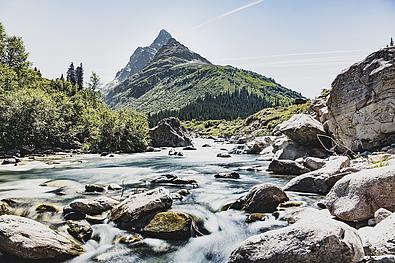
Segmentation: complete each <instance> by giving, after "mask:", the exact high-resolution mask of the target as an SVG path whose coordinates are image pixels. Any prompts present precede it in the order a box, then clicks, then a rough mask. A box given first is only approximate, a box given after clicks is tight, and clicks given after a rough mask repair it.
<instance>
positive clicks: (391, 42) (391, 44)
mask: <svg viewBox="0 0 395 263" xmlns="http://www.w3.org/2000/svg"><path fill="white" fill-rule="evenodd" d="M393 46H394V39H393V38H392V37H391V41H390V47H393Z"/></svg>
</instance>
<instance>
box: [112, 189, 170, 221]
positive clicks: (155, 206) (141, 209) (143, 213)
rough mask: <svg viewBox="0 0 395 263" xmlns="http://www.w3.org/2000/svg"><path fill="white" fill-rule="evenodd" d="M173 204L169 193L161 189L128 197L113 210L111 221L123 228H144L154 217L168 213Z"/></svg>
mask: <svg viewBox="0 0 395 263" xmlns="http://www.w3.org/2000/svg"><path fill="white" fill-rule="evenodd" d="M172 204H173V199H172V198H171V196H170V193H169V191H167V190H165V189H164V188H162V187H160V188H156V189H153V190H150V191H147V192H145V193H141V194H135V195H132V196H130V197H128V198H127V199H125V200H124V201H122V202H121V203H120V204H119V205H117V206H115V207H114V208H113V209H112V210H111V213H110V215H109V219H110V220H112V221H114V222H115V223H117V224H118V225H119V226H120V227H123V228H128V227H133V228H143V227H144V226H145V225H146V224H147V223H148V222H149V221H150V220H151V219H152V216H153V215H155V214H156V213H158V212H163V211H166V210H167V209H169V208H170V207H171V206H172Z"/></svg>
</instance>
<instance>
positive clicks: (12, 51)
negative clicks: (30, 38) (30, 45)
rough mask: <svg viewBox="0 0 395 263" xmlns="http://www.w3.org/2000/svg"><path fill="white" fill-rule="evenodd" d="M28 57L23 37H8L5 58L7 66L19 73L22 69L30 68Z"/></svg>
mask: <svg viewBox="0 0 395 263" xmlns="http://www.w3.org/2000/svg"><path fill="white" fill-rule="evenodd" d="M28 55H29V54H28V53H27V52H26V51H25V45H24V44H23V40H22V38H21V37H16V36H10V37H7V39H6V48H5V58H4V60H5V61H4V63H5V64H7V65H8V66H9V67H10V68H12V69H13V70H15V71H16V72H17V73H19V72H20V70H21V69H23V68H25V67H28V66H29V64H30V63H29V62H28V61H27V57H28Z"/></svg>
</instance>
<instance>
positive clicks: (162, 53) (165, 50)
mask: <svg viewBox="0 0 395 263" xmlns="http://www.w3.org/2000/svg"><path fill="white" fill-rule="evenodd" d="M162 57H177V58H180V59H182V60H185V61H193V60H199V61H201V62H203V63H206V64H211V63H210V61H208V60H207V59H205V58H204V57H202V56H200V55H199V54H197V53H195V52H193V51H191V50H189V48H187V47H186V46H184V45H183V44H181V43H180V42H178V41H177V40H176V39H174V38H170V39H169V40H168V41H167V44H166V45H164V46H163V47H162V48H161V49H160V50H159V51H158V53H157V54H156V56H155V58H156V59H160V58H162Z"/></svg>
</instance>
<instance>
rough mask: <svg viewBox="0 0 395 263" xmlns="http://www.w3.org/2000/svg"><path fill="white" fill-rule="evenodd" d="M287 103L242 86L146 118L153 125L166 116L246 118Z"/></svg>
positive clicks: (208, 95)
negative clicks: (232, 90)
mask: <svg viewBox="0 0 395 263" xmlns="http://www.w3.org/2000/svg"><path fill="white" fill-rule="evenodd" d="M289 104H290V102H289V101H288V100H283V99H281V98H278V97H273V96H265V95H264V96H260V95H257V94H255V93H252V92H249V91H248V90H247V89H244V88H242V89H239V90H236V91H234V92H230V91H227V92H224V93H222V94H220V95H212V94H209V93H207V94H205V96H203V97H201V98H199V99H197V100H196V101H195V102H193V103H190V104H188V105H186V106H185V107H182V108H180V109H173V110H162V111H159V112H156V113H149V114H148V120H149V123H150V126H154V125H155V124H156V123H157V122H158V121H159V120H161V119H163V118H166V117H177V118H179V119H180V120H194V119H195V120H213V119H217V120H219V119H223V120H233V119H237V118H246V117H248V116H250V115H251V114H254V113H256V112H258V111H260V110H262V109H264V108H268V107H275V106H288V105H289Z"/></svg>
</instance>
